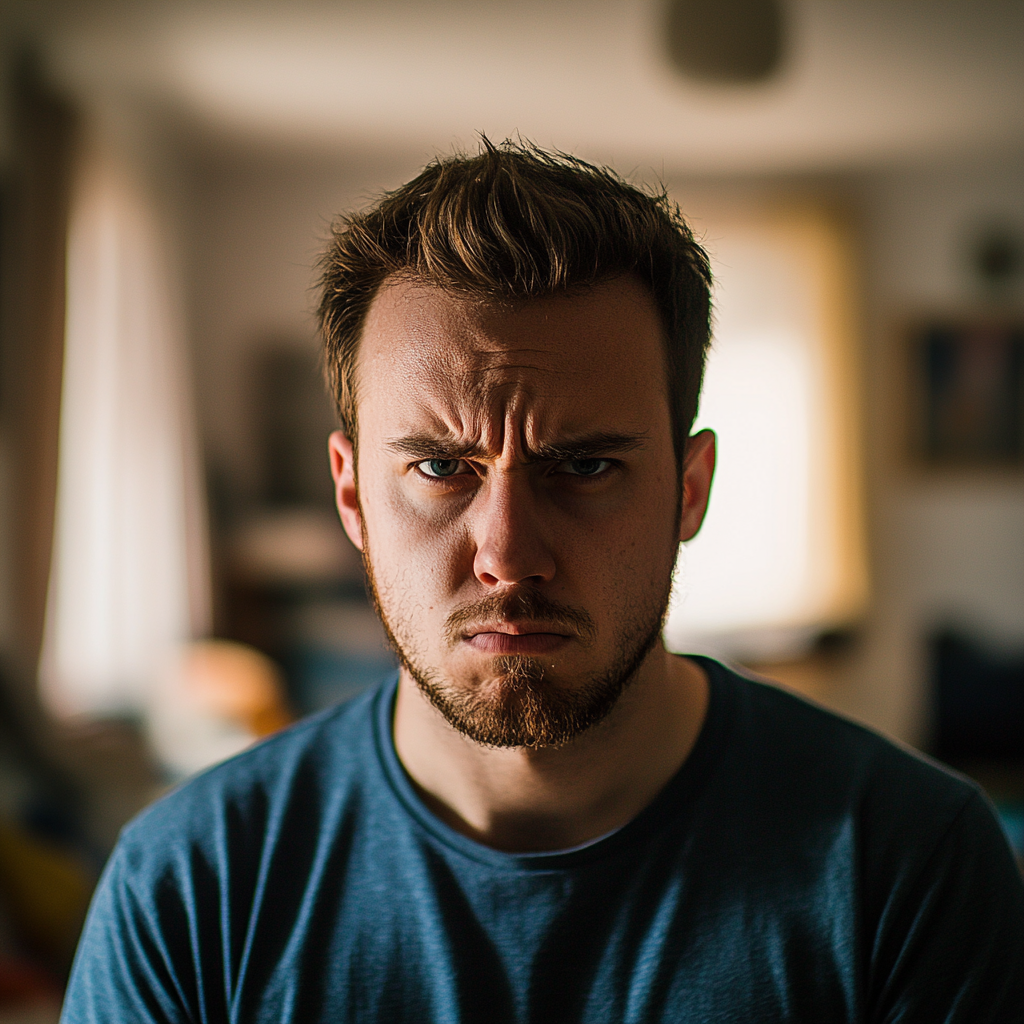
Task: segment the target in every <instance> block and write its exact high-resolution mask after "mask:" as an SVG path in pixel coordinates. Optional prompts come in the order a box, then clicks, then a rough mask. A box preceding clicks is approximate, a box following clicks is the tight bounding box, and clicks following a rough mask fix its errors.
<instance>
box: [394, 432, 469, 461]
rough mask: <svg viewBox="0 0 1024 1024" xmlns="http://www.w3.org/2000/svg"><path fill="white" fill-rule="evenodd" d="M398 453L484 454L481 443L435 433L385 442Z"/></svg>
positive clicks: (421, 455) (424, 456)
mask: <svg viewBox="0 0 1024 1024" xmlns="http://www.w3.org/2000/svg"><path fill="white" fill-rule="evenodd" d="M384 447H385V448H387V449H388V450H389V451H392V452H394V453H395V454H396V455H401V456H404V457H406V458H410V459H445V460H447V459H453V460H454V459H474V458H480V457H481V456H482V455H483V449H482V448H481V447H480V445H478V444H475V443H473V442H464V441H456V440H455V439H454V438H450V437H435V436H434V435H433V434H408V435H406V436H405V437H395V438H392V439H391V440H390V441H385V442H384Z"/></svg>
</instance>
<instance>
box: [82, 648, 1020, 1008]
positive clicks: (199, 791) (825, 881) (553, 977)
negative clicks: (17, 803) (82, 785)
mask: <svg viewBox="0 0 1024 1024" xmlns="http://www.w3.org/2000/svg"><path fill="white" fill-rule="evenodd" d="M701 663H702V664H703V666H704V667H705V669H706V670H707V673H708V676H709V678H710V682H711V701H710V706H709V710H708V716H707V720H706V722H705V724H704V728H703V730H702V732H701V734H700V737H699V739H698V741H697V743H696V745H695V747H694V749H693V751H692V753H691V755H690V757H689V758H688V759H687V761H686V763H685V764H684V765H683V767H682V768H681V769H680V770H679V772H678V773H677V774H676V775H675V776H674V777H673V778H672V780H671V781H670V782H669V783H668V784H667V785H666V786H665V788H664V790H663V791H662V792H661V793H660V794H659V795H658V797H657V798H656V799H655V800H654V801H653V803H651V804H650V805H649V806H648V807H647V808H646V809H645V810H644V811H643V812H642V813H641V814H639V815H638V816H637V817H636V818H635V819H634V820H633V821H632V822H630V823H629V824H628V825H626V826H625V827H624V828H622V829H619V830H618V831H617V832H614V833H612V834H611V835H609V836H606V837H604V838H602V839H600V840H599V841H597V842H595V843H592V844H589V845H587V846H584V847H581V848H579V849H576V850H570V851H560V852H556V853H544V854H510V853H501V852H499V851H496V850H493V849H490V848H488V847H485V846H481V845H480V844H478V843H476V842H473V841H472V840H470V839H467V838H466V837H464V836H462V835H459V834H458V833H456V832H454V831H453V830H452V829H450V828H448V827H447V826H446V825H444V824H443V823H442V822H441V821H439V820H438V819H437V818H436V817H434V816H433V815H432V814H431V813H430V812H429V811H428V810H427V809H426V807H425V806H424V805H423V804H422V803H421V801H420V800H419V798H418V797H417V795H416V794H415V792H414V790H413V788H412V786H411V785H410V782H409V779H408V778H407V776H406V775H405V773H404V771H403V769H402V767H401V764H400V763H399V761H398V759H397V757H396V755H395V750H394V744H393V741H392V734H391V720H392V710H393V703H394V694H395V680H394V679H391V680H390V681H388V682H387V683H385V684H384V685H382V686H381V687H380V688H379V689H377V690H375V691H374V692H372V693H370V694H367V695H365V696H364V697H361V698H359V699H357V700H356V701H354V702H352V703H350V704H348V705H345V706H342V707H340V708H336V709H333V710H331V711H329V712H327V713H324V714H321V715H318V716H317V717H315V718H312V719H309V720H307V721H305V722H302V723H300V724H299V725H297V726H295V727H294V728H292V729H290V730H288V731H287V732H284V733H282V734H279V735H277V736H275V737H273V738H271V739H269V740H267V741H266V742H264V743H262V744H260V745H259V746H257V747H255V748H253V749H252V750H250V751H247V752H246V753H244V754H241V755H240V756H238V757H236V758H234V759H232V760H231V761H228V762H227V763H225V764H222V765H219V766H218V767H216V768H213V769H211V770H210V771H208V772H206V773H205V774H203V775H201V776H199V777H198V778H196V779H194V780H193V781H191V782H189V783H188V784H187V785H185V786H183V787H182V788H181V789H179V790H177V791H176V792H174V793H172V794H170V795H169V796H167V797H166V798H164V799H163V800H161V801H160V802H159V803H157V804H156V805H154V806H153V807H151V808H150V809H148V810H147V811H145V812H144V813H143V814H142V815H140V816H139V818H137V819H136V820H135V822H134V823H132V824H131V825H129V826H128V827H127V828H126V829H125V831H124V834H123V835H122V838H121V841H120V843H119V844H118V847H117V849H116V851H115V852H114V854H113V856H112V857H111V859H110V862H109V864H108V867H107V869H106V872H105V874H104V877H103V880H102V882H101V884H100V887H99V889H98V891H97V894H96V897H95V899H94V901H93V905H92V909H91V911H90V914H89V919H88V922H87V925H86V929H85V933H84V936H83V938H82V942H81V945H80V947H79V951H78V956H77V958H76V961H75V966H74V969H73V972H72V977H71V982H70V988H69V991H68V996H67V1001H66V1003H65V1008H64V1016H63V1020H64V1021H66V1022H67V1024H77V1022H86V1021H88V1022H96V1021H119V1022H120V1021H139V1022H149V1021H162V1022H163V1021H169V1022H175V1024H177V1022H185V1021H189V1022H205V1024H214V1022H222V1021H238V1022H242V1021H259V1022H271V1021H273V1022H275V1024H278V1022H282V1021H296V1022H302V1024H316V1022H328V1021H329V1022H331V1024H342V1022H347V1021H359V1022H369V1021H382V1022H384V1021H386V1022H388V1024H398V1022H405V1021H407V1022H409V1024H428V1022H432V1021H439V1022H441V1021H443V1022H469V1021H479V1022H487V1024H502V1022H513V1021H514V1022H527V1021H529V1022H537V1024H569V1022H575V1021H587V1022H595V1024H612V1022H615V1024H618V1022H626V1021H630V1022H632V1021H666V1022H667V1021H671V1022H691V1021H692V1022H700V1024H707V1022H724V1021H735V1022H742V1024H754V1022H757V1024H767V1022H774V1021H800V1022H812V1024H822V1022H838V1021H872V1022H876V1021H877V1022H881V1021H901V1022H911V1021H913V1022H921V1024H938V1022H940V1021H958V1022H965V1024H966V1022H970V1024H983V1022H999V1024H1010V1022H1013V1021H1022V1020H1024V889H1022V886H1021V878H1020V875H1019V873H1018V871H1017V867H1016V864H1015V863H1014V861H1013V858H1012V856H1011V854H1010V851H1009V848H1008V846H1007V844H1006V842H1005V840H1004V838H1003V836H1002V834H1001V832H1000V829H999V826H998V824H997V823H996V821H995V819H994V817H993V814H992V813H991V811H990V808H989V806H988V805H987V803H986V801H985V799H984V797H983V796H982V795H981V794H980V793H979V791H978V790H977V788H976V787H975V786H974V785H973V784H972V783H970V782H968V781H967V780H965V779H963V778H961V777H959V776H957V775H954V774H952V773H950V772H948V771H945V770H943V769H942V768H940V767H938V766H936V765H934V764H932V763H931V762H929V761H927V760H925V759H924V758H922V757H919V756H917V755H915V754H913V753H911V752H909V751H907V750H904V749H902V748H899V747H897V746H895V745H894V744H892V743H889V742H888V741H886V740H884V739H882V738H881V737H879V736H877V735H875V734H874V733H872V732H870V731H869V730H867V729H864V728H861V727H860V726H857V725H854V724H852V723H850V722H847V721H845V720H843V719H841V718H838V717H836V716H834V715H832V714H830V713H828V712H826V711H824V710H822V709H821V708H818V707H816V706H814V705H812V704H810V703H807V702H806V701H804V700H801V699H800V698H797V697H795V696H792V695H790V694H787V693H785V692H783V691H781V690H779V689H777V688H775V687H771V686H766V685H763V684H760V683H757V682H752V681H750V680H748V679H745V678H742V677H740V676H738V675H736V674H735V673H733V672H730V671H729V670H728V669H725V668H724V667H723V666H721V665H719V664H717V663H715V662H711V661H707V660H702V662H701Z"/></svg>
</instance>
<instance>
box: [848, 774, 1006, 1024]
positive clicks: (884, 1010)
mask: <svg viewBox="0 0 1024 1024" xmlns="http://www.w3.org/2000/svg"><path fill="white" fill-rule="evenodd" d="M867 1019H868V1020H869V1021H871V1022H872V1024H897V1022H899V1024H1020V1022H1024V885H1022V880H1021V875H1020V872H1019V870H1018V868H1017V865H1016V862H1015V861H1014V859H1013V856H1012V854H1011V852H1010V849H1009V846H1008V844H1007V842H1006V839H1005V837H1004V836H1003V833H1002V830H1001V829H1000V827H999V824H998V822H997V820H996V818H995V814H994V813H993V811H992V809H991V808H990V806H989V804H988V802H987V801H986V800H985V799H984V798H983V797H982V796H981V795H980V794H978V793H973V794H972V795H971V796H970V797H969V798H968V800H967V802H966V803H965V805H964V806H963V808H962V810H961V811H960V813H959V814H958V815H957V816H956V817H955V819H954V820H953V822H952V824H951V825H950V826H949V828H948V829H947V830H946V831H945V833H944V835H943V836H942V838H941V840H940V841H939V842H938V844H937V845H936V846H935V848H934V849H933V850H932V851H931V853H930V855H929V856H928V858H927V859H926V861H925V863H924V865H923V867H922V868H921V869H920V870H918V871H917V873H916V875H915V876H913V877H908V878H907V879H906V880H905V882H902V883H900V884H898V885H897V886H896V887H895V888H894V889H893V891H892V892H891V893H890V895H889V897H888V898H887V900H886V902H885V904H884V907H883V910H882V913H881V915H880V917H879V919H878V922H877V930H876V932H875V935H874V943H873V948H872V949H871V951H870V969H869V979H868V1014H867Z"/></svg>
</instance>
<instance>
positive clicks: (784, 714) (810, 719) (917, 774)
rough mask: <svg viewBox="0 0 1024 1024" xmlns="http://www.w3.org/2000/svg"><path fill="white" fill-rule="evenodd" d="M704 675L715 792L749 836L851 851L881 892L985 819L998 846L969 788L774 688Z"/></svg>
mask: <svg viewBox="0 0 1024 1024" xmlns="http://www.w3.org/2000/svg"><path fill="white" fill-rule="evenodd" d="M706 667H707V669H708V673H709V677H710V678H711V682H712V692H713V695H714V696H713V700H717V701H718V703H719V719H720V723H721V724H720V726H719V728H720V730H721V732H722V734H723V740H722V743H721V746H720V750H721V756H720V757H718V758H717V763H716V766H715V769H714V775H715V785H714V790H715V793H716V796H718V797H719V798H724V800H727V801H733V802H734V803H735V806H736V809H737V811H738V812H739V813H742V814H743V816H744V819H745V820H746V821H747V822H749V825H750V828H751V829H752V830H753V831H754V832H755V833H757V834H760V835H761V836H762V837H765V836H767V835H769V834H770V835H772V836H774V837H775V838H774V840H773V841H774V842H775V843H779V842H780V838H781V837H780V830H784V831H785V833H786V834H787V835H788V836H789V837H790V841H791V842H792V843H794V844H798V845H799V844H807V843H811V844H814V843H819V844H821V845H822V846H823V849H828V850H832V851H837V850H839V849H844V850H847V851H849V853H850V855H851V856H853V857H854V858H855V859H856V860H857V861H858V863H859V870H860V871H862V872H864V873H865V875H866V876H867V877H868V878H870V877H875V878H877V879H879V880H880V883H881V884H882V885H883V886H884V885H885V883H884V882H881V880H882V879H885V878H888V879H892V878H893V877H894V876H906V875H907V874H912V873H913V872H915V871H917V870H921V869H922V867H923V864H924V863H925V862H926V861H927V860H928V858H929V857H930V856H931V854H932V852H933V851H934V850H935V849H936V848H937V847H938V846H940V845H942V844H943V843H945V842H947V841H948V839H949V836H950V834H951V833H953V832H956V831H957V830H962V829H963V828H964V827H966V824H965V823H966V822H967V821H968V820H969V819H970V820H973V821H976V819H977V817H978V816H979V815H980V816H982V817H985V818H987V819H988V820H990V822H991V829H990V830H989V831H992V830H993V829H994V830H995V838H996V840H998V839H999V835H998V825H997V823H996V822H995V820H994V816H993V814H992V812H991V809H990V806H989V804H988V801H987V798H986V797H985V796H984V795H983V793H982V792H981V790H980V789H979V787H978V786H977V785H976V784H975V783H974V782H972V781H971V780H970V779H967V778H965V777H964V776H962V775H960V774H959V773H957V772H955V771H953V770H952V769H950V768H948V767H946V766H944V765H941V764H939V763H938V762H936V761H934V760H932V759H931V758H929V757H927V756H926V755H924V754H921V753H919V752H917V751H914V750H912V749H911V748H909V747H907V746H904V745H903V744H901V743H899V742H896V741H894V740H892V739H889V738H886V737H884V736H882V735H880V734H879V733H877V732H875V731H874V730H872V729H870V728H867V727H866V726H864V725H861V724H858V723H856V722H854V721H851V720H849V719H847V718H844V717H843V716H841V715H838V714H835V713H834V712H832V711H829V710H827V709H825V708H823V707H821V706H819V705H817V704H815V703H814V702H813V701H809V700H807V699H805V698H803V697H801V696H798V695H797V694H794V693H791V692H789V691H787V690H784V689H782V688H781V687H779V686H776V685H773V684H770V683H768V682H766V681H761V680H758V679H756V678H750V677H747V676H744V675H742V674H740V673H737V672H734V671H732V670H730V669H727V668H725V667H724V666H721V665H718V664H717V663H714V662H708V663H706ZM783 845H785V842H784V841H783Z"/></svg>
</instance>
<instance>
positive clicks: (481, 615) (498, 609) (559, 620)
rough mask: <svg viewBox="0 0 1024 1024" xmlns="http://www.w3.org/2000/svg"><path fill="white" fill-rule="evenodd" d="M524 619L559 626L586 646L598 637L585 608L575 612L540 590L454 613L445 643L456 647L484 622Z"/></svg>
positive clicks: (461, 607)
mask: <svg viewBox="0 0 1024 1024" xmlns="http://www.w3.org/2000/svg"><path fill="white" fill-rule="evenodd" d="M522 619H528V620H536V621H541V622H543V623H545V624H547V625H552V626H557V627H559V628H560V629H564V630H566V632H568V633H570V634H572V635H573V636H575V637H576V638H577V639H578V640H581V641H583V642H584V643H585V644H589V643H592V642H593V640H594V638H595V637H596V636H597V626H596V624H595V623H594V620H593V618H591V616H590V615H589V614H588V613H587V612H585V611H584V610H583V609H582V608H572V607H570V606H569V605H566V604H560V603H559V602H557V601H552V600H551V598H549V597H545V596H544V595H543V594H541V593H540V592H539V591H536V590H511V591H504V592H503V593H498V594H490V595H488V596H487V597H485V598H483V599H481V600H480V601H469V602H467V603H466V604H461V605H459V606H458V607H457V608H455V609H454V611H452V613H451V614H450V615H449V616H448V618H447V620H446V621H445V625H444V635H445V639H446V640H447V641H448V644H449V645H450V646H454V645H455V644H457V643H458V642H459V640H461V639H462V635H463V633H464V632H465V629H466V627H467V626H470V625H475V624H477V623H481V622H516V621H520V620H522Z"/></svg>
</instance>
